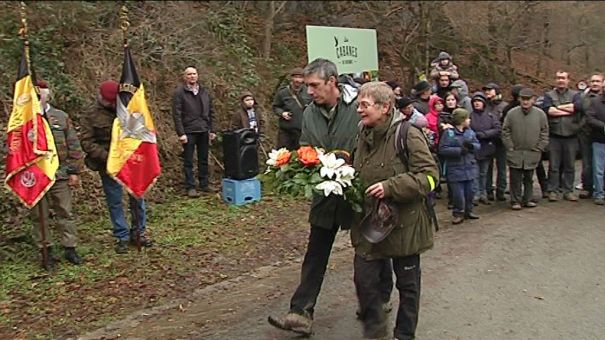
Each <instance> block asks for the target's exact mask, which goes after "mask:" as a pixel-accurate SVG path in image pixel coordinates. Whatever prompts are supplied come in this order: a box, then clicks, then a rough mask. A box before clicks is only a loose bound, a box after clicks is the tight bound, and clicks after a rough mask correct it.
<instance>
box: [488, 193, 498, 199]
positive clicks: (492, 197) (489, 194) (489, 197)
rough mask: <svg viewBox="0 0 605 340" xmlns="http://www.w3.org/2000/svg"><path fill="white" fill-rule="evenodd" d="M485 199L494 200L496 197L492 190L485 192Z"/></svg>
mask: <svg viewBox="0 0 605 340" xmlns="http://www.w3.org/2000/svg"><path fill="white" fill-rule="evenodd" d="M487 199H488V200H490V201H494V200H496V197H495V196H494V193H493V192H490V193H488V194H487Z"/></svg>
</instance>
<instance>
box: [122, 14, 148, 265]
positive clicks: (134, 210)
mask: <svg viewBox="0 0 605 340" xmlns="http://www.w3.org/2000/svg"><path fill="white" fill-rule="evenodd" d="M120 20H121V22H120V29H121V30H122V36H123V38H124V53H126V49H127V48H128V28H129V27H130V21H129V20H128V8H126V5H125V4H124V5H122V7H121V8H120ZM118 100H120V99H119V98H118ZM129 196H132V195H131V194H129ZM130 198H131V197H129V198H128V200H129V201H130V212H131V214H132V216H134V221H133V222H134V225H135V227H136V230H135V237H136V244H137V250H138V252H139V253H140V252H141V225H140V221H141V218H140V217H139V207H138V204H139V199H138V198H136V197H134V196H132V198H134V199H130ZM140 199H141V200H142V199H143V198H142V197H141V198H140Z"/></svg>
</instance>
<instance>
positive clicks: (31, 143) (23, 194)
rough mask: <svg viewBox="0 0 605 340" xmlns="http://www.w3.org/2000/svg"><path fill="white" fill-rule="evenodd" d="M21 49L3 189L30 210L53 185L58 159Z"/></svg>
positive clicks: (25, 52)
mask: <svg viewBox="0 0 605 340" xmlns="http://www.w3.org/2000/svg"><path fill="white" fill-rule="evenodd" d="M27 53H28V52H27V50H26V49H25V48H24V50H23V54H22V56H21V63H20V64H19V72H18V74H17V82H16V83H15V94H14V97H13V110H12V112H11V115H10V118H9V121H8V128H7V145H8V154H7V155H6V171H5V172H6V178H5V179H4V183H5V185H6V186H7V187H8V188H9V190H10V191H12V192H13V193H14V194H15V195H16V196H17V197H18V198H19V200H20V201H21V202H22V203H23V204H24V205H25V206H26V207H28V208H32V207H33V206H34V205H36V203H38V201H39V200H40V199H41V198H42V197H43V196H44V194H45V193H46V192H47V191H48V189H50V187H51V186H52V185H53V184H54V183H55V173H56V171H57V168H58V167H59V159H58V157H57V152H56V149H55V142H54V140H53V135H52V132H51V130H50V126H49V125H48V122H47V121H46V119H45V118H44V117H43V116H42V112H41V111H42V108H41V105H40V100H39V98H38V94H37V92H36V89H35V88H34V85H33V80H32V75H31V74H30V71H29V68H28V58H27Z"/></svg>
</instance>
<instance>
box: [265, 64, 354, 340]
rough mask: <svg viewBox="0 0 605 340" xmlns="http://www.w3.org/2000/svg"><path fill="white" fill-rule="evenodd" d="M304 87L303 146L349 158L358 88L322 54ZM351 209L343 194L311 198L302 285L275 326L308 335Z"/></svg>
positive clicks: (272, 321) (309, 68) (307, 72)
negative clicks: (336, 241) (334, 247)
mask: <svg viewBox="0 0 605 340" xmlns="http://www.w3.org/2000/svg"><path fill="white" fill-rule="evenodd" d="M304 78H305V84H306V85H307V92H308V94H309V95H311V96H312V97H313V103H311V104H310V105H308V106H307V108H306V109H305V111H304V115H303V122H302V132H301V133H302V134H301V138H300V144H301V145H303V146H304V145H308V146H312V147H317V148H322V149H324V150H326V151H327V152H331V151H336V150H338V152H336V153H337V154H340V155H342V157H345V158H346V159H347V161H350V156H349V155H350V154H351V153H352V151H353V149H354V147H355V139H356V135H357V130H358V124H359V116H358V115H357V112H356V111H357V101H356V98H357V90H356V89H355V88H353V87H351V86H349V85H342V84H338V81H337V78H338V71H337V69H336V65H335V64H334V63H333V62H331V61H329V60H326V59H321V58H319V59H315V60H314V61H312V62H311V63H310V64H309V65H307V67H306V68H305V69H304ZM353 216H354V212H353V210H352V207H351V205H350V203H348V202H346V201H345V200H344V198H343V196H340V195H334V194H330V195H328V196H324V195H319V194H316V195H314V197H313V202H312V205H311V211H310V213H309V223H310V224H311V232H310V234H309V241H308V243H307V252H306V254H305V258H304V261H303V264H302V270H301V278H300V284H299V286H298V288H297V289H296V291H295V293H294V295H293V296H292V299H291V301H290V311H289V313H288V314H287V315H285V316H283V317H273V316H269V323H270V324H271V325H273V326H275V327H277V328H280V329H283V330H288V331H293V332H295V333H298V334H303V335H307V336H308V335H311V334H312V323H313V312H314V307H315V303H316V301H317V297H318V295H319V291H320V289H321V285H322V282H323V278H324V274H325V272H326V267H327V264H328V259H329V257H330V252H331V250H332V244H333V242H334V238H335V236H336V233H337V231H338V230H339V228H342V229H349V228H350V227H351V224H352V219H353Z"/></svg>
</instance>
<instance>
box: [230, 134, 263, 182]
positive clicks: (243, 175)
mask: <svg viewBox="0 0 605 340" xmlns="http://www.w3.org/2000/svg"><path fill="white" fill-rule="evenodd" d="M257 140H258V135H257V133H256V131H254V130H253V129H239V130H234V131H225V132H223V159H224V161H225V176H226V177H229V178H232V179H237V180H241V179H248V178H252V177H254V176H256V175H258V151H257V149H256V145H257Z"/></svg>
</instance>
